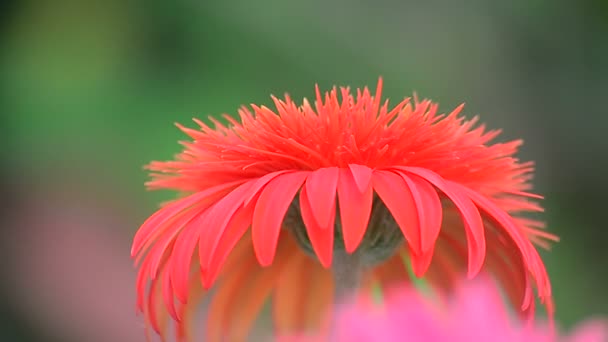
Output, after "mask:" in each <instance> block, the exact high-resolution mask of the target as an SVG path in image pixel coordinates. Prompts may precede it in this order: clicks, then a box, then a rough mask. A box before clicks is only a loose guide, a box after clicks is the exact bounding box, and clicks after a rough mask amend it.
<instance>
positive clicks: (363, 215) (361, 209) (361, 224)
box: [338, 168, 373, 253]
mask: <svg viewBox="0 0 608 342" xmlns="http://www.w3.org/2000/svg"><path fill="white" fill-rule="evenodd" d="M370 171H371V170H370ZM370 175H371V172H370ZM338 199H339V206H340V223H341V224H342V235H343V238H344V246H345V248H346V251H347V252H348V253H353V252H354V251H355V250H356V249H357V247H358V246H359V243H361V240H362V239H363V236H365V231H366V230H367V225H368V223H369V218H370V215H371V212H372V201H373V190H372V186H371V182H367V187H366V188H365V189H364V191H360V188H358V186H357V182H356V180H355V177H354V173H353V172H352V168H350V169H341V170H340V180H339V182H338Z"/></svg>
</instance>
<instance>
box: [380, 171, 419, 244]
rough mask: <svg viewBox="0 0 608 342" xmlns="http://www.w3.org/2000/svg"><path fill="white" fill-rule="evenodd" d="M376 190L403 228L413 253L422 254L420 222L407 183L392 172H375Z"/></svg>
mask: <svg viewBox="0 0 608 342" xmlns="http://www.w3.org/2000/svg"><path fill="white" fill-rule="evenodd" d="M372 184H373V186H374V190H376V193H378V196H380V199H382V202H384V204H385V205H386V207H387V208H388V210H389V211H390V212H391V214H392V215H393V217H394V218H395V221H396V222H397V224H398V225H399V228H401V231H402V232H403V236H405V239H406V240H407V242H408V244H409V246H410V248H411V249H412V251H413V253H414V254H416V255H419V254H421V253H422V250H421V248H420V221H419V220H418V213H417V212H416V204H415V202H414V199H413V197H412V192H411V191H410V189H409V188H408V186H407V184H406V183H405V181H404V180H403V179H402V178H401V177H399V176H398V175H397V174H395V173H393V172H390V171H383V170H375V171H374V174H373V176H372Z"/></svg>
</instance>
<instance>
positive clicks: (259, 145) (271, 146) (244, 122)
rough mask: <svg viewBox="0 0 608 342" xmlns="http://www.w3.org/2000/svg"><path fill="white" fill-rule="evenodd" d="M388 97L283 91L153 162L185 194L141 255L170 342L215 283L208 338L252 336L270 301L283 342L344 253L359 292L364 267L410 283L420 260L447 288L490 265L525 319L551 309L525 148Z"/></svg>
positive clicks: (141, 284) (158, 325)
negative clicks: (295, 97) (300, 95)
mask: <svg viewBox="0 0 608 342" xmlns="http://www.w3.org/2000/svg"><path fill="white" fill-rule="evenodd" d="M381 89H382V82H381V81H380V82H379V83H378V88H377V91H376V95H375V96H372V95H371V94H370V93H369V91H368V90H367V88H366V89H364V90H363V91H359V90H358V91H357V94H356V98H355V97H353V96H352V95H351V93H350V91H349V89H348V88H343V89H341V99H339V98H338V91H337V90H336V89H335V88H334V89H333V90H332V91H331V92H330V93H327V94H325V96H322V95H321V93H320V91H319V89H318V88H317V90H316V101H315V104H314V106H312V105H311V104H310V103H309V102H308V101H307V100H304V101H303V104H302V105H301V106H297V105H296V104H295V103H294V102H293V101H292V100H291V99H290V98H289V97H288V96H286V98H285V100H279V99H277V98H274V97H273V100H274V103H275V106H276V110H275V111H273V110H271V109H269V108H266V107H263V106H262V107H258V106H255V105H252V109H253V113H252V112H251V111H250V110H248V109H247V108H242V109H241V110H240V111H239V115H240V122H237V121H236V120H234V119H233V118H231V117H229V116H225V118H226V120H228V121H229V122H230V125H229V126H225V125H223V124H221V123H219V122H217V121H215V120H214V119H212V118H211V120H212V121H213V122H214V124H215V129H213V128H210V127H208V126H207V125H205V124H204V123H202V122H201V121H198V120H195V122H196V123H197V124H198V125H199V126H200V129H190V128H185V127H182V126H179V127H180V128H181V129H182V130H183V131H184V132H185V133H186V134H188V135H189V136H190V137H191V138H192V139H193V141H192V142H184V143H182V144H183V145H184V151H183V152H182V153H181V154H179V155H178V156H177V157H176V160H174V161H168V162H153V163H151V164H150V165H149V166H148V168H149V169H150V170H152V172H153V174H152V176H153V180H152V181H150V182H149V183H148V185H149V187H150V188H152V189H172V190H177V191H180V192H184V193H187V194H188V195H187V196H184V197H182V198H180V199H178V200H176V201H173V202H171V203H168V204H166V205H164V206H163V207H162V208H161V209H160V210H159V211H158V212H156V213H155V214H154V215H152V216H151V217H150V218H149V219H148V220H147V221H146V222H145V223H144V224H143V225H142V226H141V228H140V229H139V231H138V233H137V235H136V236H135V239H134V242H133V248H132V255H133V256H136V257H137V261H138V262H141V265H140V270H139V276H138V280H137V291H138V295H139V298H138V307H139V308H140V310H142V311H143V312H144V313H145V315H146V317H147V321H148V322H149V323H150V324H151V325H152V326H153V327H154V328H155V330H156V331H157V332H158V333H160V334H161V335H163V334H165V328H164V326H165V325H166V321H167V313H169V314H170V315H171V316H172V318H173V319H174V321H175V322H176V323H177V329H176V330H177V334H178V338H179V339H185V338H186V335H187V330H188V329H187V327H186V325H187V324H188V322H189V320H190V316H191V313H192V311H193V308H195V307H196V305H197V298H198V297H200V296H199V295H198V294H202V293H205V289H209V288H210V287H211V286H212V285H214V284H215V285H216V286H214V287H215V288H217V292H216V293H215V294H214V297H213V299H212V301H211V303H210V307H209V310H210V311H209V316H208V317H209V318H208V326H207V334H208V338H209V340H215V339H219V338H220V337H222V336H224V337H225V336H229V337H230V340H239V339H241V338H243V337H244V336H245V335H246V334H247V332H248V330H249V328H250V327H251V325H252V324H253V321H254V319H255V317H256V315H257V314H258V312H259V311H260V310H261V308H262V306H263V304H264V302H265V301H266V300H267V299H268V297H272V299H273V308H274V320H275V325H276V328H277V330H279V331H278V332H279V333H283V332H287V331H289V330H297V329H306V328H311V327H314V326H315V325H316V324H318V322H319V321H320V320H319V319H318V317H319V315H320V313H321V312H322V310H323V309H324V308H325V307H326V306H327V305H329V304H330V303H331V302H332V301H333V296H334V285H333V284H334V279H333V278H332V276H331V273H330V272H329V271H328V270H327V269H328V268H330V267H331V266H332V258H333V257H334V254H335V255H336V256H338V257H340V262H339V264H340V265H347V266H348V264H349V263H352V264H353V269H352V270H347V271H346V272H342V271H344V267H337V268H338V270H337V271H338V272H336V276H337V277H343V278H339V279H336V285H339V286H343V287H344V286H346V287H348V286H356V285H357V284H359V279H358V278H357V277H358V276H359V273H360V271H361V270H363V271H362V274H361V277H362V279H361V282H362V283H363V286H365V285H369V284H379V285H381V286H386V285H390V284H391V283H393V282H399V281H400V282H405V281H408V280H409V278H410V276H409V274H408V271H407V269H406V267H405V265H404V260H408V262H411V267H412V269H413V273H414V274H415V276H417V277H421V276H425V278H427V279H428V280H429V283H430V284H431V286H433V287H434V288H436V289H450V288H452V287H453V286H454V284H455V283H456V282H457V279H458V278H459V276H460V275H461V274H462V273H463V272H466V273H468V276H469V277H473V276H475V275H476V274H478V273H479V272H480V271H482V270H484V271H487V272H489V273H491V274H493V275H494V276H495V277H496V278H498V279H499V280H500V281H501V283H502V285H503V287H504V288H505V289H506V291H507V293H508V295H509V298H510V299H511V301H512V302H513V303H514V304H515V305H516V306H517V308H518V309H519V310H520V311H521V312H522V313H524V314H530V313H532V312H533V310H534V295H533V288H536V290H537V294H538V296H539V297H540V299H541V300H542V301H544V302H545V303H546V304H547V306H548V308H549V310H548V311H549V313H550V314H551V313H552V311H553V309H552V304H551V289H550V284H549V279H548V276H547V273H546V270H545V267H544V265H543V262H542V260H541V258H540V257H539V255H538V252H537V250H536V249H535V247H534V246H533V244H532V242H535V243H537V244H539V245H541V246H545V245H546V244H547V241H546V240H547V239H549V240H551V239H555V237H554V236H553V235H550V234H548V233H546V232H544V231H543V230H541V229H542V228H543V225H542V223H541V222H538V221H535V220H531V219H525V218H521V217H520V214H521V213H525V212H538V211H542V208H541V207H540V206H539V205H538V204H536V203H535V202H534V200H536V199H539V198H541V197H540V196H538V195H535V194H532V193H529V192H527V191H529V189H530V184H529V179H530V178H531V172H532V171H533V167H532V164H531V163H520V162H519V161H518V160H517V159H516V158H515V157H514V154H515V153H516V151H517V148H518V146H519V145H520V144H521V141H512V142H507V143H495V144H490V141H491V140H492V139H494V138H495V137H496V136H497V135H498V133H499V132H498V131H489V132H486V131H485V128H484V127H483V126H479V127H477V128H474V125H475V123H476V118H475V119H473V120H469V121H467V120H465V119H464V118H462V117H461V116H459V113H460V111H461V109H462V106H459V107H458V108H457V109H455V110H454V111H453V112H452V113H450V114H447V115H440V114H438V113H437V109H438V106H437V104H434V103H432V102H431V101H429V100H423V101H418V100H417V99H415V100H414V103H413V104H412V103H411V102H410V100H409V99H405V100H404V101H402V102H401V103H399V104H397V105H396V106H395V107H393V108H392V109H389V107H388V101H387V102H385V103H384V104H382V103H381ZM296 246H300V247H301V248H296ZM196 250H198V253H196V254H197V255H195V251H196ZM317 260H318V261H317ZM333 264H334V266H335V265H336V264H338V263H337V262H333ZM349 278H352V279H349ZM148 283H149V284H150V286H149V288H148V286H147V285H148ZM146 296H147V298H148V299H147V300H146V299H145V298H146Z"/></svg>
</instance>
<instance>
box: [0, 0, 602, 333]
mask: <svg viewBox="0 0 608 342" xmlns="http://www.w3.org/2000/svg"><path fill="white" fill-rule="evenodd" d="M0 13H1V15H2V20H1V21H0V23H1V25H0V37H1V38H0V39H1V41H0V44H1V49H0V89H1V90H2V91H1V92H0V97H1V101H0V110H1V112H2V115H1V116H0V128H1V129H2V137H3V139H4V140H3V142H4V144H3V148H2V150H1V152H0V154H1V157H2V158H1V159H0V160H2V162H3V165H2V166H3V167H2V178H0V179H1V182H2V185H1V190H2V195H3V196H2V197H1V198H2V200H3V203H2V204H3V205H2V208H3V211H2V218H1V220H2V227H3V228H4V232H3V236H2V239H0V251H1V252H0V253H2V255H1V257H2V259H1V260H2V261H3V264H4V265H5V267H4V272H5V274H4V275H3V277H2V282H1V283H0V303H2V304H0V340H8V341H40V340H44V341H54V340H57V341H93V342H95V341H143V340H144V335H143V330H144V328H143V320H142V319H141V318H138V317H135V316H134V312H135V305H134V303H135V289H134V286H133V284H134V281H135V269H133V268H132V263H131V260H130V258H129V249H130V242H131V239H132V237H133V234H134V232H135V230H136V229H137V227H138V226H139V224H140V223H141V222H143V220H144V219H145V218H146V217H147V216H148V215H149V214H150V213H151V212H153V211H154V210H155V209H156V208H157V207H158V203H160V202H161V201H163V200H166V199H167V198H168V196H170V194H167V193H162V192H159V193H147V192H146V191H145V189H144V187H143V182H144V180H145V179H146V173H145V172H144V171H143V170H142V169H141V166H142V165H144V164H145V163H147V162H148V161H150V160H153V159H161V160H162V159H170V158H171V157H172V155H173V154H174V153H176V152H178V150H179V148H178V146H176V145H175V144H173V143H171V142H172V141H175V140H178V139H183V136H182V135H181V134H180V132H179V131H178V130H176V129H175V128H174V127H172V126H171V125H172V123H173V122H176V121H178V122H188V121H189V120H190V118H191V117H194V116H196V117H205V116H206V115H210V114H213V115H215V114H220V113H222V112H229V113H230V114H234V113H236V109H237V108H238V106H240V105H241V104H248V103H261V104H266V105H270V104H271V101H270V100H269V98H268V94H269V93H274V94H276V95H282V94H283V93H284V92H285V91H288V92H289V93H290V95H291V96H292V97H293V98H296V99H299V98H302V97H308V98H312V97H313V90H312V88H311V85H312V84H314V83H319V85H320V87H321V88H323V89H327V88H329V87H330V86H331V85H333V84H349V85H351V86H352V87H361V86H364V85H368V84H373V83H374V82H375V81H376V80H377V77H378V76H379V75H382V76H384V80H385V84H386V87H385V95H386V96H387V97H389V98H391V99H392V100H393V102H395V101H398V100H400V99H401V98H402V97H403V96H404V94H411V93H412V91H414V90H416V91H417V92H418V93H419V94H420V95H421V96H424V97H431V98H433V100H435V101H438V102H439V103H441V107H440V110H443V111H445V110H449V109H451V108H454V107H455V106H456V105H457V104H459V103H460V101H463V100H464V101H466V102H467V107H466V108H467V109H466V112H465V115H467V116H472V115H474V114H481V115H483V121H484V122H486V123H488V126H489V127H492V128H494V127H501V128H503V129H504V132H505V133H504V135H502V137H503V139H505V140H507V139H509V140H510V139H513V138H519V137H523V138H524V139H525V140H526V144H525V145H524V147H523V151H522V153H521V154H520V156H521V158H522V160H535V161H537V173H536V175H537V177H536V179H535V180H534V183H535V185H536V191H537V192H540V193H543V194H545V195H546V196H547V201H545V202H544V204H545V206H546V208H547V212H546V214H545V216H544V217H546V218H547V220H548V224H549V229H550V230H551V231H552V232H554V233H556V234H558V235H560V237H561V239H562V240H561V242H560V243H559V244H557V245H556V246H555V247H554V249H553V251H551V252H550V253H543V257H544V258H545V260H546V262H547V266H548V268H549V273H550V275H551V276H552V277H553V283H554V294H555V300H556V308H557V319H558V320H559V321H560V322H561V323H562V324H563V325H564V326H565V327H570V326H571V325H572V324H574V323H575V322H578V321H579V320H581V319H582V317H584V316H587V315H592V314H606V313H607V312H608V309H607V308H608V297H607V296H606V290H605V289H606V287H607V285H608V279H607V278H608V275H607V274H606V272H601V270H602V269H605V268H606V261H607V259H608V251H607V250H606V248H605V244H606V241H607V240H608V230H606V229H605V227H604V216H605V214H604V211H605V209H604V202H605V201H604V197H605V194H606V192H607V191H608V181H607V180H606V178H605V175H604V174H605V172H604V171H605V169H606V167H607V166H608V165H607V164H608V158H605V157H603V156H604V155H605V151H606V150H607V148H608V146H607V145H608V144H607V140H606V138H605V130H606V127H608V116H607V115H605V105H604V104H603V103H602V102H601V101H602V99H603V97H604V95H605V93H606V91H607V90H608V63H607V62H606V61H607V60H608V42H607V41H606V38H605V37H606V36H607V34H608V5H607V3H606V2H604V1H598V0H584V1H547V0H544V1H543V0H534V1H526V0H514V1H509V2H487V1H481V0H472V1H469V2H467V3H466V4H463V3H458V4H456V3H454V2H451V1H447V0H434V1H430V2H425V3H424V4H421V3H414V2H411V1H391V0H383V1H379V2H378V1H376V2H365V1H359V0H357V1H345V0H338V1H333V2H330V3H328V2H323V1H320V0H314V1H300V2H283V1H278V0H268V1H264V2H263V3H261V2H255V3H250V2H246V1H240V2H237V3H235V2H231V3H230V4H229V3H228V2H226V3H223V2H203V1H174V2H162V1H147V2H143V1H139V2H137V1H136V2H125V1H118V0H109V1H101V0H87V1H76V0H55V1H49V0H39V1H17V0H9V1H3V2H2V8H1V9H0Z"/></svg>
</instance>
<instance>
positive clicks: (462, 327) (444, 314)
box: [281, 277, 608, 342]
mask: <svg viewBox="0 0 608 342" xmlns="http://www.w3.org/2000/svg"><path fill="white" fill-rule="evenodd" d="M504 304H505V303H504V302H503V301H502V298H501V293H500V291H499V289H498V287H496V285H495V284H494V283H493V282H492V281H490V280H489V279H488V278H485V279H484V277H480V278H478V279H476V280H475V281H472V282H463V283H461V284H459V286H458V288H457V289H456V291H454V293H453V294H452V295H450V298H448V299H447V300H446V301H443V300H442V301H438V300H436V299H433V298H432V297H430V296H423V295H421V293H420V292H419V291H418V290H417V289H415V288H404V287H397V288H393V289H391V290H390V291H389V292H388V294H387V295H386V297H385V299H384V303H379V302H378V301H377V300H375V299H373V298H369V297H366V296H363V297H361V298H354V300H352V301H351V302H349V303H345V304H343V305H341V306H339V307H337V308H336V310H335V314H334V321H333V323H332V324H331V328H330V330H329V333H320V334H318V335H313V334H310V335H301V336H298V335H294V336H293V337H292V336H284V337H281V340H284V341H285V342H286V341H292V342H296V341H300V342H304V341H308V342H322V341H332V342H347V341H348V342H359V341H360V342H365V341H387V342H390V341H410V342H433V341H437V342H439V341H454V342H482V341H496V342H557V341H561V342H568V341H569V342H605V341H606V340H607V339H608V324H607V322H606V321H602V320H599V319H598V320H590V321H588V322H585V323H584V324H581V325H580V326H578V327H577V328H576V329H575V330H574V331H573V332H572V333H571V334H565V333H560V332H557V331H555V330H554V329H553V328H552V327H550V326H549V325H547V324H539V323H538V322H535V323H533V322H523V321H519V320H517V319H515V318H514V317H511V316H510V314H509V312H507V310H506V306H505V305H504Z"/></svg>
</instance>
